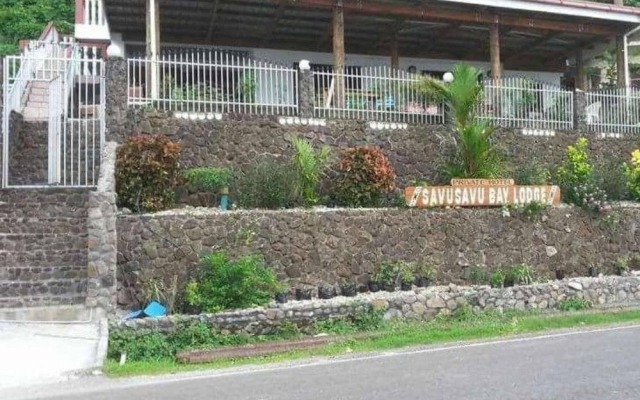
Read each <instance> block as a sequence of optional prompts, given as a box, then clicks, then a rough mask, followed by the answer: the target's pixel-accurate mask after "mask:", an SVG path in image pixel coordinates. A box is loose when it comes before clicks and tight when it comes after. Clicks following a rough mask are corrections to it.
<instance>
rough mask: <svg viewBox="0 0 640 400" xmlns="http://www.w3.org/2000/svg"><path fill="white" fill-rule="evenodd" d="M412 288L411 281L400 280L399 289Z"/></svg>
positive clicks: (407, 289) (406, 289)
mask: <svg viewBox="0 0 640 400" xmlns="http://www.w3.org/2000/svg"><path fill="white" fill-rule="evenodd" d="M411 289H413V284H412V283H411V282H400V290H403V291H405V292H406V291H409V290H411Z"/></svg>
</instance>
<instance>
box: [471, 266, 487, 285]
mask: <svg viewBox="0 0 640 400" xmlns="http://www.w3.org/2000/svg"><path fill="white" fill-rule="evenodd" d="M489 278H490V276H489V272H488V271H487V269H486V267H485V266H484V265H474V266H473V267H471V269H470V270H469V280H470V281H471V283H472V284H474V285H486V284H487V283H489Z"/></svg>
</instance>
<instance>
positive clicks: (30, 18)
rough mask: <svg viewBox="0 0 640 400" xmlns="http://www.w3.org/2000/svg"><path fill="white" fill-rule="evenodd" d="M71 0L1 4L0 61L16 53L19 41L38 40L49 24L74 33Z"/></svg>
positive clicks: (7, 0) (12, 0) (24, 0)
mask: <svg viewBox="0 0 640 400" xmlns="http://www.w3.org/2000/svg"><path fill="white" fill-rule="evenodd" d="M74 5H75V1H74V0H1V1H0V57H2V56H5V55H9V54H14V53H16V52H17V51H18V41H19V40H22V39H38V38H39V37H40V34H41V33H42V31H43V30H44V28H45V26H46V25H47V24H48V23H49V22H53V23H54V25H55V26H56V28H57V29H58V30H59V31H60V32H61V33H70V32H73V23H74V15H75V14H74Z"/></svg>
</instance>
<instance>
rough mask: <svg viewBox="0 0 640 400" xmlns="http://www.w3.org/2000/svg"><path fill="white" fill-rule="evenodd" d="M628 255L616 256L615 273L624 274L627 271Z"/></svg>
mask: <svg viewBox="0 0 640 400" xmlns="http://www.w3.org/2000/svg"><path fill="white" fill-rule="evenodd" d="M629 261H630V259H629V257H618V259H617V260H616V263H615V268H616V274H618V275H624V274H626V273H627V272H629Z"/></svg>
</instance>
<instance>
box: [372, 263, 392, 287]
mask: <svg viewBox="0 0 640 400" xmlns="http://www.w3.org/2000/svg"><path fill="white" fill-rule="evenodd" d="M397 264H398V263H393V262H389V261H384V262H382V263H381V264H380V265H378V266H377V267H376V270H375V272H374V274H373V281H374V282H377V283H379V284H380V285H383V286H388V287H389V286H395V284H396V282H397V280H398V265H397Z"/></svg>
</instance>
